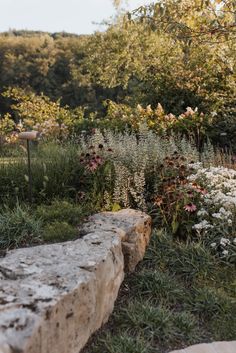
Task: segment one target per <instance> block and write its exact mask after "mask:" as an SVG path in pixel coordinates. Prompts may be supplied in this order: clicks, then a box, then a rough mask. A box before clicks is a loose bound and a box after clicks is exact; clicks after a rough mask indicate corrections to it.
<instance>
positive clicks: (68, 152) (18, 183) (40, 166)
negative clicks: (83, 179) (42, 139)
mask: <svg viewBox="0 0 236 353" xmlns="http://www.w3.org/2000/svg"><path fill="white" fill-rule="evenodd" d="M31 169H32V179H33V197H34V201H36V202H42V201H46V200H50V199H52V198H54V197H58V196H61V197H65V196H67V195H74V194H75V188H76V187H77V186H78V185H79V180H80V178H79V173H80V170H79V169H80V168H79V164H78V145H75V144H72V143H65V144H59V143H40V144H39V145H38V146H32V149H31ZM28 178H29V176H28V166H27V154H26V152H25V153H24V154H23V155H20V156H18V157H15V158H8V159H4V158H2V160H0V199H1V201H2V202H5V203H8V204H9V203H10V204H14V203H15V202H16V201H17V200H18V201H25V200H27V198H28Z"/></svg>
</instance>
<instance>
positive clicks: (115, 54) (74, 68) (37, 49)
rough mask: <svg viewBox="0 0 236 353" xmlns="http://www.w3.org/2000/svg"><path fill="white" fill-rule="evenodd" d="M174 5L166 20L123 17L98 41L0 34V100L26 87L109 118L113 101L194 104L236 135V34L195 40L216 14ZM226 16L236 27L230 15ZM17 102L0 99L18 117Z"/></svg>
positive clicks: (174, 106) (1, 107)
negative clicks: (15, 110)
mask: <svg viewBox="0 0 236 353" xmlns="http://www.w3.org/2000/svg"><path fill="white" fill-rule="evenodd" d="M191 1H192V0H189V2H188V3H189V4H191ZM164 3H165V1H164V2H163V4H164ZM166 3H167V2H166ZM168 4H169V5H165V6H167V9H168V11H166V12H162V17H161V21H162V22H158V21H157V19H156V17H155V16H157V14H156V13H155V12H154V14H152V13H150V15H149V17H148V18H147V20H146V19H145V18H143V17H142V18H141V20H139V19H137V20H132V21H129V20H127V19H123V21H117V23H116V24H113V25H110V26H109V28H108V29H107V31H105V32H103V33H99V32H97V33H95V34H93V35H75V34H68V33H64V32H62V33H53V34H50V33H44V32H37V31H36V32H34V31H25V30H23V31H15V30H11V31H9V32H6V33H2V34H0V94H1V93H3V92H4V91H6V90H7V89H8V88H14V87H18V88H23V89H24V90H25V91H31V92H33V93H35V94H36V95H40V94H41V93H43V94H44V95H45V96H48V97H49V99H50V100H52V101H58V100H60V104H61V106H68V107H69V108H71V109H74V108H77V107H80V108H82V110H83V111H85V114H87V115H89V114H90V113H93V114H94V116H96V117H103V116H105V115H106V114H107V105H106V102H107V101H114V102H115V103H116V104H123V105H125V106H127V107H136V106H137V105H138V104H141V105H142V106H144V107H145V106H148V105H151V106H152V107H153V108H155V107H156V106H157V104H158V103H161V105H162V106H163V108H164V110H165V111H166V112H167V113H170V112H171V113H173V114H177V115H178V114H180V113H182V112H183V111H185V110H186V108H187V107H188V106H191V107H193V108H195V107H198V109H199V111H202V112H203V113H208V114H211V113H212V114H213V115H214V116H215V115H216V114H217V117H218V121H217V122H216V123H215V124H214V127H215V126H218V127H219V129H220V131H229V134H231V135H232V134H233V136H234V135H236V123H235V121H236V108H235V96H236V70H235V66H236V61H235V57H236V40H235V38H234V33H233V32H229V33H228V32H227V33H225V32H222V31H223V30H222V31H221V32H220V31H218V32H217V33H216V35H215V34H214V33H213V32H212V31H209V30H208V31H206V32H204V33H205V34H204V36H203V37H202V36H197V35H195V37H194V36H193V37H191V33H201V32H199V31H201V30H202V28H203V27H202V26H206V24H207V23H209V24H211V23H212V16H213V15H212V12H205V13H204V16H205V17H204V16H203V15H202V13H203V12H202V10H199V8H198V7H195V8H194V7H191V9H192V10H191V18H190V17H189V6H190V5H189V6H188V7H186V6H185V7H184V6H183V7H182V8H181V7H179V5H178V9H179V12H176V6H175V5H176V4H175V2H171V1H169V2H168ZM184 4H185V2H184ZM172 5H173V6H172ZM163 6H164V5H163ZM171 6H172V7H173V8H172V7H171ZM181 11H182V12H181ZM150 16H153V17H152V18H150ZM207 16H208V17H207ZM222 16H225V20H224V23H230V18H228V16H229V14H228V13H227V12H225V14H221V17H222ZM158 18H159V17H158ZM221 19H222V18H221ZM173 21H174V22H175V23H176V24H177V25H176V26H175V27H174V28H173V26H172V23H173ZM227 21H228V22H227ZM154 24H155V25H154ZM156 24H157V25H156ZM12 103H14V102H12V99H11V98H9V97H7V96H6V95H5V97H3V96H1V98H0V114H1V116H4V114H5V113H7V112H10V113H11V108H10V107H11V106H12Z"/></svg>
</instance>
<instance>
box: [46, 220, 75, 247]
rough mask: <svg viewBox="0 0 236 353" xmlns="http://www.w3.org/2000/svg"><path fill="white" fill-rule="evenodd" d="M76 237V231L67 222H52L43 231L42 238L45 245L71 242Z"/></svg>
mask: <svg viewBox="0 0 236 353" xmlns="http://www.w3.org/2000/svg"><path fill="white" fill-rule="evenodd" d="M77 236H78V229H76V228H75V227H73V226H71V225H70V224H68V223H67V222H62V221H54V222H52V223H50V224H47V225H46V226H45V227H44V229H43V234H42V238H43V240H44V241H45V242H47V243H54V242H64V241H69V240H73V239H75V238H76V237H77Z"/></svg>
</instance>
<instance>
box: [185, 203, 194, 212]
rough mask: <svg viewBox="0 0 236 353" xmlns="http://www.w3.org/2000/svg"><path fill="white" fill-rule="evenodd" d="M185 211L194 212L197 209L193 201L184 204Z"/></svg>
mask: <svg viewBox="0 0 236 353" xmlns="http://www.w3.org/2000/svg"><path fill="white" fill-rule="evenodd" d="M184 209H185V211H187V212H195V211H196V210H197V206H196V205H194V203H188V204H187V205H185V206H184Z"/></svg>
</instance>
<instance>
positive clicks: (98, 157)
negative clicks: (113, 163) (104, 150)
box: [95, 156, 103, 165]
mask: <svg viewBox="0 0 236 353" xmlns="http://www.w3.org/2000/svg"><path fill="white" fill-rule="evenodd" d="M95 159H96V163H97V164H98V165H101V164H102V162H103V160H102V158H101V157H100V156H96V157H95Z"/></svg>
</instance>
